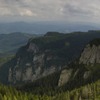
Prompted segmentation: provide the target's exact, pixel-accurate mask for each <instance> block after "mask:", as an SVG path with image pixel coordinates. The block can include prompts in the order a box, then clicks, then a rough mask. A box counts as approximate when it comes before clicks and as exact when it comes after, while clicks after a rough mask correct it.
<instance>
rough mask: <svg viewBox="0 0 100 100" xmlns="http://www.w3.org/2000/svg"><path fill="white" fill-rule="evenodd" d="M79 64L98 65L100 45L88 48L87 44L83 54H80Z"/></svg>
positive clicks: (99, 61)
mask: <svg viewBox="0 0 100 100" xmlns="http://www.w3.org/2000/svg"><path fill="white" fill-rule="evenodd" d="M79 63H80V64H81V63H82V64H87V65H89V64H95V63H97V64H98V63H100V45H99V46H96V45H93V46H90V44H88V45H87V46H86V47H85V49H84V51H83V53H82V54H81V57H80V60H79Z"/></svg>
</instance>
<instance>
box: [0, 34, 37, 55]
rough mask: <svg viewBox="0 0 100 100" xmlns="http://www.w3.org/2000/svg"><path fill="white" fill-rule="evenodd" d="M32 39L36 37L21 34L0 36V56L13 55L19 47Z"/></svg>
mask: <svg viewBox="0 0 100 100" xmlns="http://www.w3.org/2000/svg"><path fill="white" fill-rule="evenodd" d="M32 37H36V35H35V34H26V33H21V32H15V33H10V34H0V56H4V55H7V54H9V55H10V54H13V53H15V52H16V51H17V49H18V48H19V47H20V46H22V45H25V44H26V43H27V41H28V39H29V38H32Z"/></svg>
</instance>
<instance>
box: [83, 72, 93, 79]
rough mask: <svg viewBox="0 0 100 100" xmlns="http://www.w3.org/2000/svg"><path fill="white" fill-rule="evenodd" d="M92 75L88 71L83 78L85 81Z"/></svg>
mask: <svg viewBox="0 0 100 100" xmlns="http://www.w3.org/2000/svg"><path fill="white" fill-rule="evenodd" d="M90 75H91V71H86V72H85V73H84V76H83V78H84V79H88V78H89V76H90Z"/></svg>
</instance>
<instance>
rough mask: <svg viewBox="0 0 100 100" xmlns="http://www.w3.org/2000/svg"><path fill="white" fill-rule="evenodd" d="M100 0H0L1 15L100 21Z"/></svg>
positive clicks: (36, 18) (39, 18) (37, 18)
mask: <svg viewBox="0 0 100 100" xmlns="http://www.w3.org/2000/svg"><path fill="white" fill-rule="evenodd" d="M99 4H100V0H93V1H91V0H0V16H14V17H15V16H16V17H17V18H19V17H23V19H24V18H26V17H33V19H34V20H66V21H94V22H96V21H97V22H100V19H99V18H100V6H99Z"/></svg>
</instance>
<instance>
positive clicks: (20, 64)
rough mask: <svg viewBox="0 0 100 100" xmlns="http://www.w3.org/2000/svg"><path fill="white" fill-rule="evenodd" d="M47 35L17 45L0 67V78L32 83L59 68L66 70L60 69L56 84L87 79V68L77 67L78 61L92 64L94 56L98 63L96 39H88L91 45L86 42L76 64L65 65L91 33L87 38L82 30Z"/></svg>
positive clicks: (80, 48)
mask: <svg viewBox="0 0 100 100" xmlns="http://www.w3.org/2000/svg"><path fill="white" fill-rule="evenodd" d="M50 34H51V33H48V34H47V35H45V36H42V37H38V38H34V39H30V40H29V41H28V43H27V45H25V46H23V47H21V48H20V49H19V50H18V51H17V53H16V55H15V57H14V58H13V59H11V60H10V61H8V62H7V63H5V64H4V65H3V66H1V67H0V81H1V82H3V83H10V84H17V83H23V82H24V83H25V82H32V81H34V80H37V79H39V78H41V77H44V76H47V75H49V74H52V73H54V72H57V71H59V70H62V69H63V68H67V69H65V70H63V71H62V72H61V75H60V79H59V83H58V86H61V85H63V84H65V83H68V82H69V80H70V81H72V80H74V79H76V78H77V79H78V78H83V79H88V77H89V76H90V73H91V71H90V70H88V68H86V67H80V64H83V65H84V64H86V63H87V62H88V63H91V62H92V63H94V62H95V60H96V59H97V60H96V63H98V62H99V54H100V53H99V48H100V46H99V45H97V43H98V42H96V45H95V44H94V43H93V42H92V44H94V45H92V44H88V45H87V46H86V47H85V49H84V50H83V52H82V54H81V57H80V59H79V63H78V64H77V65H75V64H74V65H73V66H70V67H69V64H70V63H71V62H72V61H74V60H75V59H76V58H78V57H79V56H80V53H81V51H82V49H83V47H84V46H85V44H86V43H87V42H88V41H89V40H91V39H92V38H94V35H93V36H92V37H91V38H90V33H89V34H88V35H89V37H88V38H86V36H85V35H86V34H83V33H82V34H76V33H75V34H71V35H70V34H68V35H66V34H58V33H56V34H54V35H50ZM57 34H58V35H57ZM96 36H98V35H96ZM87 55H88V56H87ZM95 56H96V57H95ZM88 57H89V58H88ZM88 63H87V64H88ZM83 65H82V66H83ZM75 66H76V67H75ZM83 70H84V71H83ZM3 75H4V76H3Z"/></svg>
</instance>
